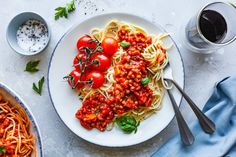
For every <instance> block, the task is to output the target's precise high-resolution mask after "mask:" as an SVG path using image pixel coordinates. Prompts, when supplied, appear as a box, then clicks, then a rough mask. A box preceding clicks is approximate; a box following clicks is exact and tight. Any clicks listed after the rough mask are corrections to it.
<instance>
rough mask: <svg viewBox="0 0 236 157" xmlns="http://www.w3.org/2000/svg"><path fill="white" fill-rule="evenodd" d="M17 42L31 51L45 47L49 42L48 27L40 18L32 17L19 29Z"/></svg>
mask: <svg viewBox="0 0 236 157" xmlns="http://www.w3.org/2000/svg"><path fill="white" fill-rule="evenodd" d="M16 35H17V37H16V39H17V43H18V45H19V47H20V48H22V49H23V50H25V51H28V52H29V53H35V52H38V51H40V50H41V49H43V48H44V47H45V46H46V44H47V42H48V38H49V37H48V29H47V27H46V26H45V24H44V23H42V22H41V21H39V20H34V19H30V20H28V21H26V22H25V23H23V24H22V25H21V26H20V27H19V29H18V30H17V34H16Z"/></svg>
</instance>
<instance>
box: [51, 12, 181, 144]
mask: <svg viewBox="0 0 236 157" xmlns="http://www.w3.org/2000/svg"><path fill="white" fill-rule="evenodd" d="M112 19H116V20H121V21H125V22H129V23H132V24H136V25H138V26H140V27H143V28H144V29H145V30H146V31H147V32H148V33H151V34H158V33H161V32H163V31H164V30H163V29H162V28H161V27H160V26H157V25H154V24H152V23H151V22H149V21H147V20H145V19H143V18H140V17H138V16H135V15H129V14H123V13H110V14H102V15H98V16H95V17H92V18H90V19H87V20H85V21H83V22H81V23H79V24H77V25H75V27H73V28H72V29H70V30H69V31H68V32H67V33H66V34H65V35H64V36H63V37H62V38H61V40H60V41H59V42H58V44H57V46H56V48H55V50H54V52H53V55H52V57H51V61H50V65H49V71H48V87H49V93H50V97H51V100H52V102H53V104H54V107H55V109H56V111H57V113H58V115H59V116H60V117H61V119H62V121H63V122H64V123H65V124H66V125H67V126H68V127H69V128H70V129H71V130H72V131H73V132H74V133H75V134H77V135H78V136H80V137H81V138H83V139H85V140H87V141H89V142H92V143H95V144H98V145H102V146H109V147H123V146H130V145H134V144H138V143H141V142H144V141H146V140H148V139H150V138H152V137H153V136H155V135H157V134H158V133H159V132H161V131H162V130H163V129H164V128H165V127H166V126H167V125H168V124H169V123H170V121H171V120H172V119H173V117H174V111H173V109H172V106H171V103H170V100H169V98H168V97H167V96H165V97H164V99H163V108H162V109H161V110H160V111H159V112H158V113H156V114H155V115H153V116H151V117H150V118H148V119H147V120H145V121H142V122H141V124H140V126H139V127H138V132H137V133H136V134H124V133H123V132H122V131H121V130H120V129H118V128H117V127H115V128H113V130H112V131H105V132H100V131H98V130H96V129H93V130H92V131H88V130H86V129H84V128H83V127H82V126H81V125H80V122H79V120H77V119H76V118H75V113H76V111H77V110H78V109H79V108H80V106H81V101H80V100H79V98H78V96H77V94H76V93H75V92H73V91H72V90H71V88H70V87H69V86H68V84H67V82H65V81H63V77H64V76H66V75H67V74H68V73H69V72H70V71H71V70H72V69H73V68H72V61H73V58H74V56H75V55H76V53H77V48H76V41H77V39H78V38H79V37H80V36H82V35H84V34H88V32H89V31H90V29H92V28H94V27H98V28H103V27H104V26H105V24H106V23H107V22H108V21H110V20H112ZM166 43H167V44H171V43H174V41H172V39H171V38H168V39H167V40H166ZM169 54H170V62H171V67H172V70H173V77H174V79H175V80H176V81H177V82H178V83H179V85H180V86H181V87H183V86H184V69H183V63H182V59H181V56H180V53H179V51H178V48H177V47H176V46H175V45H174V46H173V48H172V49H171V50H169ZM173 94H174V97H175V99H176V102H177V103H178V104H180V101H181V96H180V94H179V93H178V92H177V91H175V90H174V91H173Z"/></svg>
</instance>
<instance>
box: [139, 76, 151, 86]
mask: <svg viewBox="0 0 236 157" xmlns="http://www.w3.org/2000/svg"><path fill="white" fill-rule="evenodd" d="M149 82H150V79H149V78H148V77H145V78H143V79H142V80H141V83H142V85H147V84H148V83H149Z"/></svg>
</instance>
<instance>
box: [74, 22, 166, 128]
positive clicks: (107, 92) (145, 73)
mask: <svg viewBox="0 0 236 157" xmlns="http://www.w3.org/2000/svg"><path fill="white" fill-rule="evenodd" d="M90 34H91V37H92V38H94V39H96V40H98V41H99V42H102V41H103V40H104V39H105V38H108V37H112V38H114V39H116V40H117V41H118V42H120V43H121V42H123V41H125V42H128V43H129V44H130V45H129V46H128V47H122V46H120V47H119V49H118V51H117V52H116V53H115V54H114V55H113V56H112V65H111V66H110V68H109V69H108V70H107V71H106V73H105V83H104V84H103V86H102V87H100V88H90V87H84V88H81V89H79V93H80V98H81V99H82V100H83V106H82V107H81V109H80V110H79V111H78V112H77V113H76V117H77V118H78V119H79V120H80V122H81V124H82V126H84V127H85V128H87V129H91V128H94V127H95V128H98V129H99V130H101V131H104V129H105V128H108V127H107V126H108V124H111V123H113V122H114V119H115V117H120V116H123V115H128V116H132V117H134V118H135V120H136V121H138V122H140V121H142V120H144V119H146V118H148V117H150V116H151V115H152V114H154V113H155V112H156V111H158V110H160V109H161V107H162V99H163V96H164V88H165V86H164V84H163V69H164V68H165V66H166V65H167V63H168V53H167V52H166V50H167V49H169V48H170V46H169V47H165V46H164V44H163V39H164V38H165V37H167V36H168V34H160V35H159V36H154V35H148V34H147V32H146V31H144V29H142V28H140V27H138V26H136V25H133V24H129V23H125V22H121V21H110V22H109V23H108V24H107V25H106V26H105V28H104V29H98V28H94V29H92V30H91V32H90ZM143 79H146V81H147V80H148V83H147V84H146V83H143V82H142V80H143ZM97 97H101V98H103V99H104V100H107V101H102V102H100V101H99V100H97ZM101 98H100V99H101ZM95 99H96V100H95ZM92 102H94V104H93V105H96V104H104V103H105V104H107V105H108V106H109V111H110V110H111V111H112V116H111V114H110V116H108V115H103V117H102V118H100V119H99V117H98V116H99V114H100V112H101V111H102V109H101V108H99V107H98V108H97V107H96V111H98V112H97V113H96V112H95V110H91V108H90V109H88V108H86V106H85V104H87V105H89V104H91V103H92ZM86 112H87V113H86ZM104 112H105V111H104ZM88 113H89V114H88ZM107 113H108V112H107ZM85 114H86V116H83V115H85ZM91 117H92V118H91ZM106 117H109V118H106ZM95 119H96V120H95ZM104 119H105V120H104ZM108 119H109V120H108ZM111 119H113V120H111ZM86 122H87V123H86ZM97 122H98V123H102V122H104V125H103V126H102V127H101V125H99V127H97V126H96V123H97ZM94 123H95V124H94ZM109 126H114V125H113V124H112V125H109Z"/></svg>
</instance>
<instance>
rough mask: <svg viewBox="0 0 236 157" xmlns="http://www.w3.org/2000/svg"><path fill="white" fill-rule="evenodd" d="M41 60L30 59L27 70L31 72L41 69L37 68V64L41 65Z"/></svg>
mask: <svg viewBox="0 0 236 157" xmlns="http://www.w3.org/2000/svg"><path fill="white" fill-rule="evenodd" d="M39 62H40V61H39V60H37V61H29V62H28V63H27V64H26V67H25V71H27V72H30V73H35V72H37V71H39V69H37V66H38V65H39Z"/></svg>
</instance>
